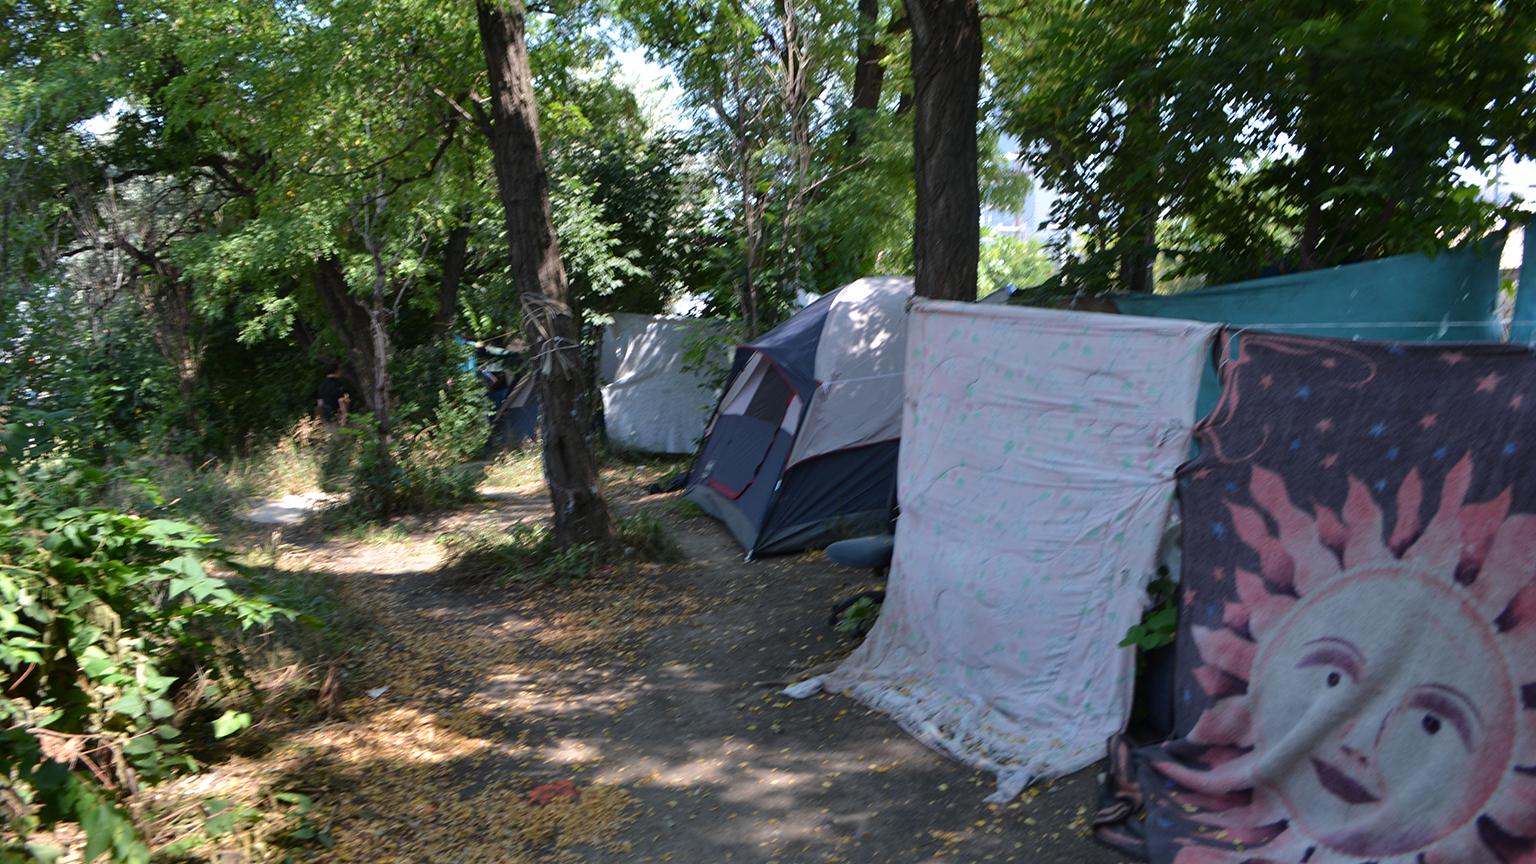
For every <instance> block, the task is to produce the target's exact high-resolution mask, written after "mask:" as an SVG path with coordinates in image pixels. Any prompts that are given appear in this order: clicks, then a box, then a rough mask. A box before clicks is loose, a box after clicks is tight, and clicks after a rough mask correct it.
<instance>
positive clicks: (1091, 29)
mask: <svg viewBox="0 0 1536 864" xmlns="http://www.w3.org/2000/svg"><path fill="white" fill-rule="evenodd" d="M1533 12H1536V6H1533V5H1532V4H1531V3H1530V2H1528V0H1507V2H1480V0H1478V2H1474V0H1465V2H1461V0H1452V2H1443V3H1440V2H1437V3H1426V2H1421V0H1323V2H1316V3H1308V4H1297V3H1288V2H1257V3H1256V2H1248V0H1244V2H1230V0H1201V2H1194V3H1183V2H1178V3H1175V2H1164V0H1135V2H1130V3H1118V4H1102V3H1091V2H1085V0H1047V2H1043V3H1037V4H1030V5H1029V6H1028V7H1027V11H1021V12H1017V13H1016V14H1014V15H1013V16H1011V17H1007V18H1004V19H1001V20H1000V21H999V22H998V23H997V24H996V25H995V32H996V33H997V36H998V38H999V39H1000V40H1001V45H1000V46H999V47H1000V50H998V51H997V52H996V53H995V54H994V55H992V57H993V66H994V68H995V69H996V70H997V78H998V84H997V87H998V89H997V94H996V98H997V103H998V109H999V111H1000V112H1001V114H1002V116H1003V117H1004V118H1005V124H1006V126H1007V128H1008V129H1009V130H1010V131H1012V132H1013V133H1014V134H1016V135H1017V136H1018V137H1019V139H1020V140H1021V141H1022V142H1023V144H1024V152H1025V158H1026V161H1027V162H1028V164H1029V165H1030V168H1031V170H1032V171H1034V172H1035V173H1036V175H1037V176H1038V177H1039V178H1040V179H1041V180H1042V181H1043V182H1044V183H1045V184H1047V185H1049V186H1051V187H1053V188H1054V189H1056V190H1058V191H1059V192H1060V193H1061V198H1060V199H1059V201H1058V203H1057V206H1056V209H1055V211H1054V213H1053V216H1054V218H1055V219H1056V220H1057V221H1058V222H1059V223H1060V224H1061V225H1062V226H1064V227H1065V228H1067V229H1069V231H1070V234H1069V237H1068V239H1067V241H1066V244H1065V245H1066V246H1067V247H1068V248H1067V249H1064V250H1063V251H1065V252H1069V253H1070V255H1071V258H1072V261H1071V265H1072V266H1070V267H1069V268H1068V277H1069V279H1070V280H1071V281H1073V282H1074V283H1075V284H1076V285H1077V286H1078V287H1080V288H1083V289H1086V290H1105V289H1109V288H1121V289H1131V290H1147V289H1149V288H1150V287H1151V286H1152V278H1153V275H1154V265H1155V264H1158V263H1159V259H1160V258H1161V259H1165V261H1166V265H1167V266H1166V267H1164V268H1160V269H1165V270H1166V271H1167V272H1168V275H1171V276H1181V275H1195V276H1200V277H1205V278H1208V279H1211V280H1228V279H1234V278H1242V277H1249V276H1254V275H1258V274H1259V273H1261V272H1264V271H1288V270H1305V269H1312V268H1315V267H1324V266H1331V265H1334V264H1340V263H1345V262H1350V261H1359V260H1366V259H1371V258H1376V257H1381V256H1384V255H1393V254H1399V253H1402V252H1409V251H1424V250H1433V249H1436V248H1443V247H1444V245H1445V244H1446V243H1447V241H1448V240H1450V239H1452V238H1456V237H1462V236H1466V235H1468V234H1471V235H1473V236H1476V235H1478V234H1481V233H1483V232H1485V231H1487V230H1489V229H1490V228H1492V227H1494V226H1496V225H1497V224H1498V223H1499V221H1500V220H1501V219H1505V218H1509V217H1510V216H1511V215H1512V214H1511V211H1510V209H1509V208H1508V207H1500V206H1498V204H1497V203H1495V202H1490V201H1485V200H1481V199H1480V198H1479V196H1478V194H1477V193H1478V185H1477V182H1476V179H1475V176H1474V175H1472V174H1469V173H1468V172H1469V171H1482V172H1488V171H1491V170H1492V169H1494V168H1496V167H1497V166H1498V165H1500V164H1501V163H1502V162H1503V161H1504V160H1505V159H1507V158H1509V157H1514V156H1522V157H1527V158H1529V157H1531V156H1533V155H1536V137H1533V135H1532V130H1533V129H1536V75H1533V64H1536V30H1533V29H1532V28H1531V27H1530V26H1529V20H1530V18H1531V15H1532V13H1533ZM1066 45H1070V46H1073V47H1072V48H1071V49H1070V50H1063V47H1062V46H1066ZM1506 203H1507V202H1506Z"/></svg>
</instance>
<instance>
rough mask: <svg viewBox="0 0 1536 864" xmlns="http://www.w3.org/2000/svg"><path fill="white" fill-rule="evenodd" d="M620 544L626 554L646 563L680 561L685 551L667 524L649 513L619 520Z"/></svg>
mask: <svg viewBox="0 0 1536 864" xmlns="http://www.w3.org/2000/svg"><path fill="white" fill-rule="evenodd" d="M619 542H620V543H621V544H623V546H624V553H625V554H627V555H637V556H639V557H640V558H641V559H642V560H645V561H661V562H669V561H679V560H682V557H683V549H682V547H681V546H679V545H677V540H676V538H674V537H673V536H672V531H671V529H669V528H668V527H667V524H666V523H665V522H663V521H661V519H659V518H657V517H656V515H655V514H653V513H649V512H640V513H636V514H635V515H633V516H625V517H624V518H622V519H620V520H619Z"/></svg>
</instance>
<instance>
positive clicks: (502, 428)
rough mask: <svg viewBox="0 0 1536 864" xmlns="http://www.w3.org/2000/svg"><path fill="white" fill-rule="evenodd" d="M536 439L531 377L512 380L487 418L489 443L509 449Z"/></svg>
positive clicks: (535, 393)
mask: <svg viewBox="0 0 1536 864" xmlns="http://www.w3.org/2000/svg"><path fill="white" fill-rule="evenodd" d="M537 437H539V391H538V388H537V387H535V386H534V380H533V376H532V375H528V374H524V375H522V376H520V377H518V378H517V379H516V383H514V384H513V385H512V387H511V389H510V391H509V392H508V393H507V396H506V398H505V399H503V400H502V402H501V404H500V405H498V406H496V410H495V413H494V414H493V415H492V418H491V443H493V444H495V445H496V446H499V447H511V446H516V445H518V444H522V443H524V442H525V441H532V440H533V439H534V438H537Z"/></svg>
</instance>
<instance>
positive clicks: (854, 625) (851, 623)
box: [837, 597, 880, 636]
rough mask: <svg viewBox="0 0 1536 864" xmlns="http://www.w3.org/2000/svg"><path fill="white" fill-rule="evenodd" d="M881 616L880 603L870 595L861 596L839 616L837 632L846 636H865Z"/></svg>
mask: <svg viewBox="0 0 1536 864" xmlns="http://www.w3.org/2000/svg"><path fill="white" fill-rule="evenodd" d="M879 617H880V604H879V603H877V602H875V600H874V599H873V598H870V597H860V598H859V599H858V600H856V601H854V602H853V603H852V604H850V605H849V606H848V608H847V609H844V610H843V612H842V614H841V615H839V616H837V632H839V633H842V634H844V635H846V636H863V635H864V634H865V633H868V632H869V630H870V628H871V627H874V626H875V620H876V619H877V618H879Z"/></svg>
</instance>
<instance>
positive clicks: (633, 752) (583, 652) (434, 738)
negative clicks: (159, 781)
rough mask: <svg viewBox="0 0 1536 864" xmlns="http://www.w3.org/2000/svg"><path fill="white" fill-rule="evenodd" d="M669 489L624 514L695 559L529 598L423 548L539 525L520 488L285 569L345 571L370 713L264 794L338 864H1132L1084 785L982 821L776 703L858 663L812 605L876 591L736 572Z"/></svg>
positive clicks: (944, 780) (977, 796)
mask: <svg viewBox="0 0 1536 864" xmlns="http://www.w3.org/2000/svg"><path fill="white" fill-rule="evenodd" d="M671 497H674V496H664V497H663V498H660V499H655V498H653V499H641V500H635V499H630V500H628V501H625V502H622V503H621V504H620V508H621V509H626V510H629V511H633V510H634V509H636V508H638V507H644V508H647V509H651V510H653V512H656V513H657V514H658V515H661V516H663V518H664V519H665V520H666V521H668V523H669V524H670V525H671V526H672V528H673V531H674V534H675V536H676V537H677V538H678V540H679V542H680V543H681V544H682V545H683V546H684V548H685V550H686V552H687V556H688V561H687V563H684V564H682V565H676V566H672V567H667V568H659V567H649V568H641V570H640V572H637V573H628V574H623V575H622V576H613V577H607V578H605V577H601V576H599V577H597V578H595V579H593V580H591V581H588V582H583V583H578V584H576V585H571V586H565V587H550V588H545V589H543V590H542V591H540V592H538V593H536V594H534V595H532V596H523V597H510V598H509V596H508V592H507V591H505V590H502V589H490V588H481V589H466V588H463V587H451V586H445V585H444V584H443V579H442V577H441V575H440V574H439V573H437V572H436V569H437V567H438V566H439V564H440V561H441V555H440V547H438V546H436V545H435V544H433V543H431V542H430V541H431V539H432V536H433V535H434V534H436V533H439V532H441V531H443V530H446V529H449V528H453V527H461V526H462V525H463V524H464V523H466V522H478V523H481V524H486V525H501V526H505V525H507V524H509V523H510V522H512V521H517V520H521V519H538V518H542V514H543V512H544V508H545V507H547V503H546V501H545V499H543V498H542V496H541V495H539V494H538V493H537V491H536V490H527V491H523V492H511V493H503V494H501V495H500V496H498V500H496V501H495V502H494V503H493V505H491V506H490V507H489V508H488V509H486V510H484V511H483V512H480V513H477V514H474V515H471V516H460V517H456V518H455V519H453V520H445V521H439V522H428V523H424V524H419V525H416V526H414V530H413V532H412V533H411V535H410V539H409V540H407V541H404V542H395V543H387V544H363V543H353V544H337V543H325V542H321V543H315V544H312V545H307V546H302V547H301V548H299V549H297V550H294V551H291V552H289V553H288V554H286V555H284V556H283V559H282V566H284V567H285V568H292V569H308V570H324V571H328V572H332V573H338V574H344V575H343V577H342V584H343V585H344V586H345V590H346V591H347V592H348V593H349V594H350V595H351V596H352V598H353V600H354V602H363V603H366V604H367V605H368V606H369V607H370V609H371V610H372V611H373V613H374V614H375V615H376V618H377V621H378V625H377V629H378V634H377V635H378V640H377V642H378V644H377V645H373V646H370V648H368V649H367V651H366V653H365V660H364V663H363V670H364V673H363V676H362V677H363V678H364V679H365V680H361V681H357V682H355V684H354V688H355V689H357V690H358V691H359V692H362V695H359V696H357V697H356V698H353V699H352V700H350V701H349V702H347V703H345V704H344V705H343V706H342V710H341V717H340V719H338V720H336V721H334V722H331V723H328V724H324V725H322V726H320V727H316V728H311V729H307V730H302V731H300V732H297V733H295V734H293V735H292V736H290V737H289V738H287V739H285V740H284V741H282V742H281V743H280V745H279V746H278V747H277V748H275V750H274V755H268V756H266V757H263V767H262V770H263V776H264V779H265V780H266V782H268V783H269V785H270V786H271V788H274V789H276V788H290V789H298V790H300V791H305V792H307V793H310V794H312V795H313V796H314V797H315V798H316V800H318V801H321V802H322V807H323V810H324V819H325V820H327V823H328V825H329V828H328V830H329V832H330V833H331V834H332V836H334V838H335V839H336V841H337V844H336V848H335V849H334V850H332V851H331V852H329V853H327V855H326V857H327V858H328V859H329V860H343V861H345V860H353V861H370V862H386V861H401V862H407V861H408V862H438V861H441V862H455V864H457V862H474V861H487V862H493V861H497V862H520V861H538V860H571V861H626V862H628V861H634V862H663V861H673V862H689V864H692V862H698V864H705V862H711V864H712V862H720V861H733V862H764V864H767V862H783V864H790V862H837V861H843V862H929V861H934V862H939V861H942V862H951V861H994V860H995V861H1029V862H1073V864H1096V862H1118V861H1121V860H1123V859H1121V858H1120V857H1119V856H1117V855H1115V854H1114V853H1112V852H1109V851H1108V850H1105V849H1103V848H1101V847H1099V846H1097V845H1095V844H1094V843H1093V841H1092V840H1091V839H1089V838H1088V837H1087V829H1086V822H1085V819H1086V816H1087V814H1088V808H1089V807H1091V805H1092V802H1093V800H1094V795H1095V786H1096V777H1095V772H1094V771H1093V770H1089V771H1086V772H1083V773H1081V774H1079V775H1076V776H1074V777H1071V778H1068V779H1066V780H1064V781H1059V782H1057V783H1055V784H1048V785H1045V786H1043V787H1041V788H1037V789H1036V790H1032V791H1031V792H1029V793H1026V796H1025V797H1024V798H1022V799H1021V800H1020V801H1019V802H1017V803H1014V804H1011V805H1008V806H1006V807H990V806H987V805H984V804H982V803H981V799H982V797H983V796H984V795H986V794H987V793H988V792H989V791H990V788H991V787H990V779H989V777H988V776H987V775H983V774H980V773H977V772H974V771H970V770H968V769H966V768H964V767H962V766H959V765H957V764H955V763H953V762H950V761H948V760H946V759H944V758H942V757H940V756H938V755H936V754H935V753H933V752H932V751H929V750H928V749H926V748H924V747H923V746H922V745H920V744H918V743H917V742H915V741H914V740H913V739H911V738H909V737H908V736H906V735H905V734H903V733H902V732H901V731H900V730H899V729H898V728H897V727H896V726H895V724H893V723H891V722H890V721H889V720H887V719H885V718H884V717H883V716H882V715H879V714H875V713H873V712H870V711H868V710H866V709H864V708H863V707H862V706H861V705H859V704H858V703H856V702H854V701H852V700H850V699H846V698H842V697H831V696H819V697H816V698H814V699H810V700H806V701H803V702H794V701H791V700H788V699H785V698H783V697H781V696H779V695H778V689H779V688H778V687H776V686H770V685H769V684H767V683H766V682H773V681H783V680H786V679H790V678H792V676H793V675H794V674H795V673H796V672H798V671H799V670H803V669H806V668H808V667H810V666H813V665H815V664H817V663H819V662H822V661H825V660H828V659H831V658H834V657H836V656H840V655H841V654H842V653H844V652H845V651H846V650H847V649H848V647H849V646H848V643H846V642H845V641H844V639H843V637H841V636H838V635H837V634H835V633H833V632H832V631H831V630H830V629H829V628H828V627H827V621H826V616H827V611H828V608H829V607H830V606H831V604H832V603H833V602H834V601H835V600H837V599H839V598H841V597H845V596H848V595H849V594H851V593H854V592H856V591H858V590H861V589H862V588H865V587H868V586H867V584H866V583H865V581H864V574H862V573H860V572H858V571H851V570H846V569H843V568H838V567H834V566H832V565H830V564H828V563H826V562H825V561H823V560H817V559H816V558H815V557H813V556H800V557H794V558H776V559H769V560H764V561H755V562H750V563H748V562H743V561H742V559H741V555H740V552H739V550H738V549H737V547H736V546H735V545H734V544H733V543H732V542H731V541H730V539H729V538H728V536H727V535H726V534H725V532H724V531H723V530H722V529H720V528H719V527H718V526H717V525H716V524H715V523H714V522H713V521H711V520H708V519H704V518H700V517H689V516H682V515H678V513H677V512H675V509H674V508H671V507H668V506H667V505H666V500H667V499H669V498H671ZM380 687H387V688H388V690H385V691H383V692H380V691H379V690H378V689H377V688H380ZM368 692H372V693H374V694H376V695H372V696H370V695H368ZM567 779H570V780H574V781H575V784H576V786H577V787H578V788H580V789H582V790H584V791H583V794H582V796H581V798H580V800H579V801H578V802H577V803H574V804H571V803H558V804H556V805H551V806H549V807H536V806H532V805H530V804H529V803H528V801H529V799H528V793H529V791H530V790H534V789H537V788H538V787H539V786H541V785H542V784H548V783H551V782H556V781H563V780H567ZM555 789H556V792H557V797H558V787H555ZM545 791H548V789H546V790H545Z"/></svg>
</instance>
